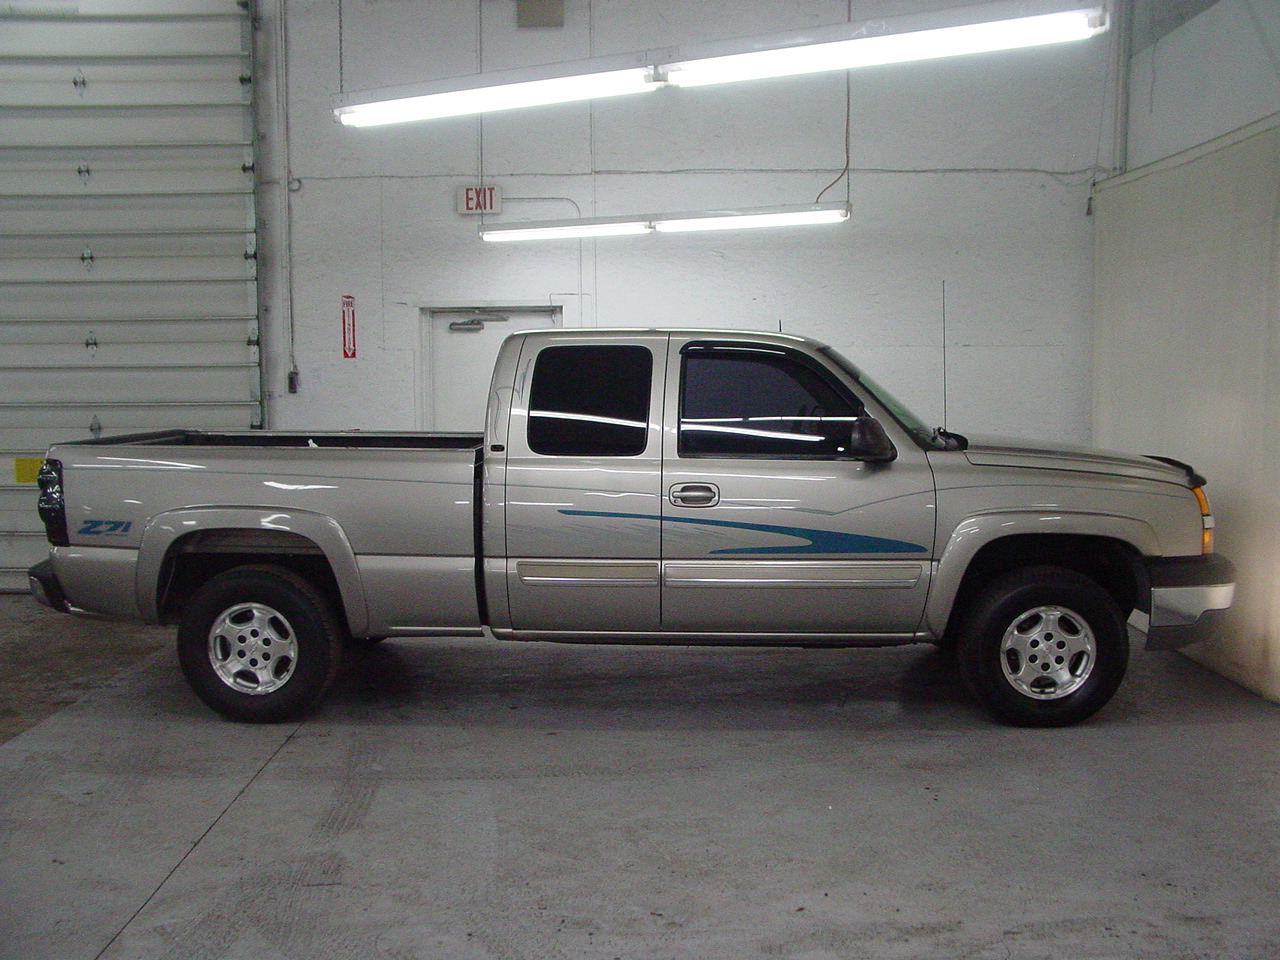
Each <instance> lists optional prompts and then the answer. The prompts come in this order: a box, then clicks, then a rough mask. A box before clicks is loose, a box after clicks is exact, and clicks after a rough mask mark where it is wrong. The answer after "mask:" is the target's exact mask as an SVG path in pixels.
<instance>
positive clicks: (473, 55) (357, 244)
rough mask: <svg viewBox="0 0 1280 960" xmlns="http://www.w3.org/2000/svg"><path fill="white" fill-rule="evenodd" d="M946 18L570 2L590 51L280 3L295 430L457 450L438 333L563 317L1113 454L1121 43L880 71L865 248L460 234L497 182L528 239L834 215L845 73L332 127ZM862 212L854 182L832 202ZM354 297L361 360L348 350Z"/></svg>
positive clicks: (871, 90)
mask: <svg viewBox="0 0 1280 960" xmlns="http://www.w3.org/2000/svg"><path fill="white" fill-rule="evenodd" d="M929 2H930V0H919V2H910V0H895V2H892V3H889V2H865V3H855V4H854V5H853V6H852V8H850V6H849V4H848V3H847V2H846V0H792V2H789V3H786V4H759V3H756V2H753V0H653V2H648V3H643V4H637V3H631V2H626V0H590V2H588V0H566V7H565V26H564V28H563V29H537V30H529V29H520V28H518V27H517V26H516V14H515V4H514V2H513V0H403V2H398V3H395V4H389V3H382V2H370V0H342V2H341V3H339V2H338V0H277V2H276V3H275V4H274V5H269V6H267V7H264V9H263V10H262V13H263V18H264V19H263V24H264V29H263V31H262V37H261V38H260V44H261V47H262V52H263V56H262V58H261V59H262V63H263V71H262V74H263V75H262V78H261V79H262V81H263V82H262V83H261V84H260V99H261V103H262V105H263V108H264V109H263V111H262V134H263V140H262V149H263V166H262V169H263V177H264V179H265V180H266V181H268V182H267V184H266V186H265V187H264V198H263V200H264V203H263V206H264V211H265V213H264V219H265V220H266V222H267V229H266V237H265V240H264V249H263V251H262V255H261V264H262V274H263V289H264V292H265V297H266V300H265V307H266V313H265V319H264V340H265V347H266V359H267V365H268V370H267V387H268V397H269V400H268V403H269V416H270V422H271V425H273V426H275V427H281V428H288V427H307V428H315V429H320V428H345V427H362V428H399V429H415V428H428V429H429V428H431V427H432V426H433V424H431V423H429V422H424V421H423V418H422V416H421V415H420V413H419V411H420V410H422V409H423V404H421V403H420V402H419V400H418V397H417V393H418V391H419V390H420V389H423V385H422V374H421V371H422V370H423V369H424V368H425V367H426V366H427V361H428V359H429V358H426V357H423V356H422V351H423V348H422V346H421V337H420V334H419V327H420V323H421V310H422V309H423V308H428V307H445V306H466V305H473V304H482V303H508V304H510V303H531V304H533V303H549V302H554V303H558V304H560V305H562V307H563V311H564V312H563V316H564V322H565V323H566V325H575V324H581V325H588V326H596V325H600V326H613V325H655V324H663V325H686V324H696V325H707V326H714V327H747V328H763V329H782V330H785V331H787V332H794V333H802V334H809V335H813V336H817V337H820V338H822V339H824V340H827V341H829V342H832V343H834V344H836V345H837V346H838V347H839V348H840V349H842V350H843V351H844V352H846V353H847V354H848V355H850V356H851V357H852V358H854V359H855V360H857V361H859V362H860V363H861V364H862V365H863V366H864V367H865V368H866V369H867V370H868V371H869V372H870V373H871V374H872V375H873V376H876V377H877V378H878V379H880V380H881V381H882V382H883V383H885V385H886V386H888V387H889V388H890V389H892V390H893V391H895V392H897V393H898V394H899V395H900V396H901V397H902V398H903V399H904V400H906V401H907V402H908V403H909V404H910V405H911V406H913V407H914V408H915V409H916V410H917V411H918V412H919V413H920V414H921V415H922V416H923V417H924V418H925V419H926V420H929V421H932V422H937V423H941V422H942V420H943V418H944V414H945V417H946V420H947V423H948V426H950V427H951V428H953V429H956V430H961V431H971V432H977V433H994V434H1004V435H1011V436H1018V435H1022V436H1027V435H1033V436H1038V437H1043V438H1048V439H1051V440H1062V441H1083V440H1088V439H1089V351H1090V346H1089V345H1090V338H1091V332H1090V313H1089V311H1090V306H1089V298H1090V290H1091V284H1092V273H1091V256H1092V254H1091V242H1092V224H1091V221H1090V219H1089V217H1088V216H1087V213H1086V207H1087V203H1088V197H1089V192H1090V187H1091V184H1092V182H1093V181H1094V180H1095V179H1096V178H1097V177H1099V176H1100V175H1102V174H1103V173H1104V172H1105V171H1106V169H1107V168H1108V166H1109V164H1110V163H1111V159H1112V139H1111V133H1112V129H1113V117H1112V105H1113V94H1114V87H1115V83H1116V81H1115V76H1116V71H1115V68H1114V64H1115V59H1116V54H1115V50H1114V36H1113V35H1111V34H1107V35H1103V36H1102V37H1099V38H1095V39H1093V40H1090V41H1086V42H1083V43H1077V44H1071V45H1064V46H1061V47H1055V48H1044V49H1039V50H1028V51H1020V52H1009V53H1002V54H993V55H989V56H985V57H979V58H968V59H957V60H950V61H939V62H934V63H925V64H914V65H903V66H893V67H884V68H876V69H871V70H863V71H858V72H854V73H852V74H851V75H850V78H849V107H850V122H849V136H848V142H849V147H850V153H851V168H852V169H851V172H850V175H849V179H848V185H847V196H848V197H849V199H850V201H851V204H852V209H853V215H852V218H851V219H850V221H849V222H848V223H846V224H845V225H843V226H839V227H824V228H808V229H794V230H789V231H769V232H768V233H765V232H760V233H756V234H729V233H719V234H705V235H689V236H682V237H676V236H658V237H643V238H623V239H611V240H597V241H582V242H576V241H570V242H556V243H550V244H542V245H532V244H528V245H515V244H512V245H494V244H486V243H483V242H481V241H480V240H479V239H478V237H477V233H476V227H477V224H476V222H475V220H474V218H467V217H463V216H460V215H459V214H457V213H456V212H455V209H454V192H455V190H456V189H457V187H458V186H461V185H468V184H474V183H476V182H477V180H478V179H480V178H483V180H484V182H486V183H492V184H497V185H499V186H501V188H502V190H503V193H504V194H505V197H506V198H507V199H506V202H505V205H504V208H503V211H502V215H501V217H502V219H503V220H518V219H534V220H537V219H558V218H566V217H574V216H577V215H579V213H581V214H582V215H600V216H607V215H613V214H624V213H636V212H663V211H681V210H698V209H703V208H710V207H716V206H763V205H771V204H783V203H807V202H810V201H812V200H814V199H815V198H816V197H817V195H818V194H819V192H820V191H821V190H822V189H823V188H824V187H825V186H826V185H827V184H829V183H831V181H832V180H834V179H835V178H836V177H837V175H838V174H839V173H840V171H841V168H842V167H843V165H844V153H845V142H846V135H845V128H846V124H845V109H846V83H845V75H844V74H837V75H826V76H815V77H807V78H793V79H787V80H777V81H765V82H758V83H750V84H741V85H735V86H727V87H723V88H709V89H704V90H684V91H677V90H669V91H662V92H661V93H658V94H653V95H649V96H646V97H642V98H622V99H620V100H615V101H601V102H598V103H595V104H589V105H587V104H576V105H564V106H559V107H548V108H542V109H536V110H531V111H522V112H512V113H508V114H494V115H490V116H488V117H486V118H484V119H483V120H481V119H477V118H460V119H454V120H445V121H436V122H432V123H423V124H408V125H403V126H396V127H385V128H380V129H366V130H354V129H348V128H345V127H342V126H340V125H338V124H337V123H336V122H335V121H334V120H333V117H332V112H331V109H332V106H333V99H334V97H335V96H337V95H338V94H339V93H340V92H346V93H353V92H357V91H361V90H367V89H377V88H381V87H388V86H394V85H397V84H405V83H413V82H425V81H431V80H437V79H441V78H447V77H454V76H461V75H468V74H474V73H478V72H483V71H492V70H500V69H507V68H512V67H521V66H529V65H534V64H543V63H555V62H561V61H566V60H575V59H583V58H588V57H598V56H607V55H612V54H620V53H627V52H632V51H639V50H646V49H652V48H656V47H666V46H672V45H681V44H695V43H701V42H705V41H712V40H722V39H730V38H735V37H744V36H751V35H758V34H768V33H775V32H784V31H791V30H795V29H798V28H802V27H807V26H819V25H826V24H834V23H841V22H844V21H845V20H846V19H847V18H848V17H849V16H850V10H851V9H852V16H853V18H854V19H859V18H866V17H872V16H883V15H886V14H889V13H895V12H911V11H919V10H921V9H927V7H928V5H929ZM286 121H287V122H286ZM286 147H287V150H286ZM286 154H287V156H286ZM290 187H291V189H290ZM845 196H846V183H845V182H844V181H841V182H840V183H839V184H838V185H837V186H836V187H835V188H833V189H832V191H830V192H829V193H828V194H827V195H826V197H825V199H843V198H844V197H845ZM944 287H945V297H944ZM344 296H351V297H353V298H354V302H355V309H356V320H357V343H358V355H357V357H356V358H354V359H347V358H344V357H343V353H342V336H341V303H342V298H343V297H344ZM944 311H945V340H944ZM290 312H292V323H290V318H289V314H290ZM291 355H292V358H293V359H296V363H297V369H298V373H299V392H298V393H296V394H291V393H288V392H287V391H286V388H285V384H286V375H287V373H288V371H289V369H290V365H291V362H292V361H291ZM944 357H945V367H946V369H945V374H946V376H945V382H946V384H947V390H946V394H945V396H944V391H943V382H944ZM476 376H477V377H485V376H487V372H485V371H483V370H479V369H477V371H476Z"/></svg>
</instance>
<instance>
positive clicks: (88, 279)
mask: <svg viewBox="0 0 1280 960" xmlns="http://www.w3.org/2000/svg"><path fill="white" fill-rule="evenodd" d="M95 246H97V249H95V248H94V247H92V246H87V245H86V246H85V247H84V248H83V251H82V252H81V253H80V255H78V256H76V257H59V258H50V259H14V260H4V261H0V285H5V284H10V285H23V284H26V285H29V284H36V285H40V284H45V283H51V284H54V285H56V286H60V287H65V286H68V285H81V286H84V285H88V286H97V285H101V284H113V283H157V284H168V283H195V282H204V281H226V280H241V281H244V280H252V279H253V278H254V273H255V269H256V264H255V263H254V261H253V260H251V259H249V258H247V257H245V255H244V254H243V253H240V254H239V255H238V256H235V257H124V256H121V257H110V256H107V255H106V253H105V252H103V251H102V248H101V246H98V245H95Z"/></svg>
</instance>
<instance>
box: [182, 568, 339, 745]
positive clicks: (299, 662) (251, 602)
mask: <svg viewBox="0 0 1280 960" xmlns="http://www.w3.org/2000/svg"><path fill="white" fill-rule="evenodd" d="M342 633H343V631H342V630H341V628H340V626H339V624H338V621H337V618H336V617H335V616H334V614H333V610H332V608H331V607H330V606H329V604H328V602H327V601H326V600H325V599H324V597H323V596H321V594H320V593H319V592H318V591H317V590H316V589H315V587H313V586H312V585H311V584H310V583H308V582H307V581H306V580H304V579H303V578H302V577H299V576H298V575H297V574H295V573H293V572H292V571H289V570H285V569H284V568H282V567H273V566H245V567H236V568H234V569H232V570H228V571H226V572H225V573H222V574H219V575H218V576H216V577H214V578H213V579H211V580H209V582H208V583H206V584H205V585H204V586H202V587H201V588H200V589H199V590H197V591H196V593H195V595H194V596H192V598H191V601H190V603H188V605H187V608H186V611H185V612H184V614H183V617H182V621H181V623H180V624H179V627H178V659H179V662H180V663H181V665H182V671H183V673H184V674H186V677H187V681H188V682H189V683H190V684H191V687H192V689H193V690H194V691H195V692H196V695H197V696H198V697H200V699H201V700H203V701H204V702H205V704H207V705H208V706H209V707H211V708H212V709H214V710H216V711H217V712H218V713H221V714H222V715H223V716H226V717H230V718H231V719H233V720H244V721H250V722H259V723H268V722H273V721H278V720H288V719H292V718H295V717H298V716H301V715H302V714H304V713H306V712H307V711H309V710H311V709H313V708H314V707H315V706H316V705H317V704H318V703H319V702H320V699H321V698H322V697H323V696H324V694H325V691H326V690H327V689H328V688H329V684H330V683H331V682H332V681H333V677H334V675H335V674H336V673H337V670H338V662H339V659H340V657H341V651H342V644H341V638H342Z"/></svg>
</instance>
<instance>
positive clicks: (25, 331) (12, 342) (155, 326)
mask: <svg viewBox="0 0 1280 960" xmlns="http://www.w3.org/2000/svg"><path fill="white" fill-rule="evenodd" d="M252 322H253V318H252V317H207V318H206V317H201V318H199V319H196V320H175V319H166V318H158V319H154V320H104V319H96V320H17V319H14V320H5V321H0V346H3V347H5V348H6V349H10V348H15V347H23V346H43V345H51V346H58V347H61V346H64V345H72V346H80V347H83V348H86V349H88V348H89V347H90V346H91V345H92V346H95V347H100V348H101V349H104V350H105V349H110V348H111V347H113V346H117V345H125V346H128V345H133V344H143V345H147V344H155V343H159V344H166V345H167V344H176V345H177V346H178V347H179V348H180V349H183V350H185V351H187V352H190V350H192V349H193V348H195V349H199V350H200V352H201V354H202V355H204V353H205V351H206V350H208V349H209V348H210V347H213V348H215V349H216V348H217V347H218V346H219V345H222V344H230V345H232V346H236V347H245V348H246V349H248V344H250V343H256V342H257V337H256V335H255V334H254V332H253V329H252V328H251V327H250V326H249V325H250V324H251V323H252Z"/></svg>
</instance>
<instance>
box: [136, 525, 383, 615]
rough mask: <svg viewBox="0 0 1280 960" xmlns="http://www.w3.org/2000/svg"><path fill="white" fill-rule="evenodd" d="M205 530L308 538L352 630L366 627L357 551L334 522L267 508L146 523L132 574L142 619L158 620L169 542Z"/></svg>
mask: <svg viewBox="0 0 1280 960" xmlns="http://www.w3.org/2000/svg"><path fill="white" fill-rule="evenodd" d="M205 530H262V531H271V532H277V533H292V534H296V535H298V536H300V537H303V538H305V539H307V540H309V541H311V542H312V543H313V544H315V545H316V546H317V547H318V548H319V549H320V551H321V553H323V554H324V556H325V559H326V560H328V562H329V567H330V569H332V570H333V576H334V579H336V580H337V582H338V590H339V592H340V593H341V599H342V606H343V609H344V611H345V613H346V617H347V623H348V625H349V626H350V628H351V632H352V633H353V634H355V635H356V636H359V635H360V634H361V632H362V631H363V630H364V629H365V628H366V627H367V626H368V623H369V610H368V606H367V604H366V602H365V595H364V586H363V584H362V583H361V580H360V568H359V565H358V564H357V563H356V556H355V551H354V550H352V549H351V543H350V541H348V540H347V535H346V533H345V532H344V531H343V529H342V527H341V526H340V525H339V524H338V522H337V521H336V520H334V519H333V518H332V517H327V516H325V515H324V514H320V513H313V512H312V511H309V510H294V509H272V508H268V507H185V508H182V509H179V510H169V511H166V512H165V513H161V514H157V515H156V516H154V517H152V518H151V519H150V520H149V521H147V525H146V527H145V528H144V529H143V531H142V541H141V544H140V545H139V548H138V565H137V572H136V578H137V583H136V589H137V596H138V609H139V610H140V611H142V615H143V616H144V617H147V618H148V619H150V620H152V621H157V620H159V617H160V609H159V588H160V571H161V568H162V567H163V565H164V561H165V559H166V558H167V557H168V556H169V552H170V550H171V549H172V547H173V545H174V544H175V543H176V542H177V541H178V540H179V539H181V538H182V537H185V536H188V535H190V534H193V533H199V532H201V531H205ZM264 559H265V557H264Z"/></svg>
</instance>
